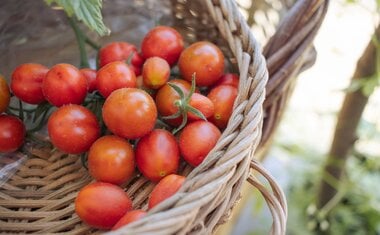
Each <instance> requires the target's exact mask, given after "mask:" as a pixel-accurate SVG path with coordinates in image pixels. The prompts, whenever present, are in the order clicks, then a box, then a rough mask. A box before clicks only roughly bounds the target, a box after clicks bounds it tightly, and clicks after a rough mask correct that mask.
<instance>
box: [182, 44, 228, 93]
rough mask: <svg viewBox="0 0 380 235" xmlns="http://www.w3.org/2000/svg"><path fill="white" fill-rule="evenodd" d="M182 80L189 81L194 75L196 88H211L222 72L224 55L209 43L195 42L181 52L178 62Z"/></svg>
mask: <svg viewBox="0 0 380 235" xmlns="http://www.w3.org/2000/svg"><path fill="white" fill-rule="evenodd" d="M178 67H179V70H180V71H181V74H182V76H183V78H184V79H185V80H187V81H191V79H192V77H193V74H194V73H195V79H196V83H197V85H198V86H211V85H213V84H214V83H216V82H217V81H218V79H219V78H220V77H221V76H222V74H223V71H224V55H223V53H222V51H221V50H220V49H219V48H218V47H217V46H216V45H214V44H212V43H211V42H206V41H202V42H196V43H194V44H192V45H190V46H189V47H188V48H186V49H185V50H183V52H182V53H181V56H180V57H179V60H178Z"/></svg>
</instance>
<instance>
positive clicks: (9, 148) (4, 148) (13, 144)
mask: <svg viewBox="0 0 380 235" xmlns="http://www.w3.org/2000/svg"><path fill="white" fill-rule="evenodd" d="M25 134H26V131H25V125H24V123H23V122H22V121H21V120H20V119H18V118H17V117H14V116H9V115H5V114H2V115H0V153H9V152H14V151H16V150H17V149H18V148H20V147H21V145H22V144H23V143H24V139H25Z"/></svg>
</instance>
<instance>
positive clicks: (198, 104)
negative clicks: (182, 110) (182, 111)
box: [187, 93, 214, 121]
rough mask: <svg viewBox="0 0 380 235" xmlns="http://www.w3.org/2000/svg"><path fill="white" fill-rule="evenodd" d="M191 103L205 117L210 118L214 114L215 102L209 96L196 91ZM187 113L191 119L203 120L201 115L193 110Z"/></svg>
mask: <svg viewBox="0 0 380 235" xmlns="http://www.w3.org/2000/svg"><path fill="white" fill-rule="evenodd" d="M190 105H191V106H192V107H193V108H195V109H197V110H198V111H200V112H201V113H202V114H203V115H204V116H205V118H209V117H211V116H212V115H213V114H214V104H213V103H212V101H211V100H210V99H209V98H207V97H206V96H204V95H201V94H198V93H194V94H193V95H192V96H191V98H190ZM187 115H188V118H189V120H191V121H195V120H201V118H200V117H198V116H197V115H195V114H193V113H192V112H188V114H187Z"/></svg>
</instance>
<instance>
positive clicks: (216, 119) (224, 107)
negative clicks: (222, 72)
mask: <svg viewBox="0 0 380 235" xmlns="http://www.w3.org/2000/svg"><path fill="white" fill-rule="evenodd" d="M237 94H238V90H237V88H236V87H233V86H229V85H221V86H217V87H214V88H213V89H212V90H211V91H210V93H209V94H208V95H207V97H208V98H209V99H210V100H211V101H212V102H213V103H214V107H215V112H214V115H213V116H212V117H211V118H210V121H211V122H212V123H214V124H215V125H216V126H217V127H219V128H220V129H223V128H225V127H226V126H227V124H228V120H229V119H230V117H231V114H232V109H233V106H234V102H235V99H236V96H237Z"/></svg>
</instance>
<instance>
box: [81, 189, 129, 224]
mask: <svg viewBox="0 0 380 235" xmlns="http://www.w3.org/2000/svg"><path fill="white" fill-rule="evenodd" d="M130 210H132V201H131V199H130V198H129V197H128V195H127V193H126V192H124V191H123V190H122V189H121V188H120V187H118V186H116V185H113V184H109V183H103V182H94V183H90V184H89V185H87V186H85V187H83V188H82V189H81V190H80V191H79V193H78V196H77V197H76V199H75V212H76V213H77V215H78V216H79V218H81V220H83V221H84V222H85V223H87V224H88V225H90V226H92V227H94V228H98V229H111V228H112V227H113V226H114V225H115V224H116V223H117V222H118V221H119V220H120V219H121V218H122V217H123V216H124V215H125V214H126V213H127V212H128V211H130Z"/></svg>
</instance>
